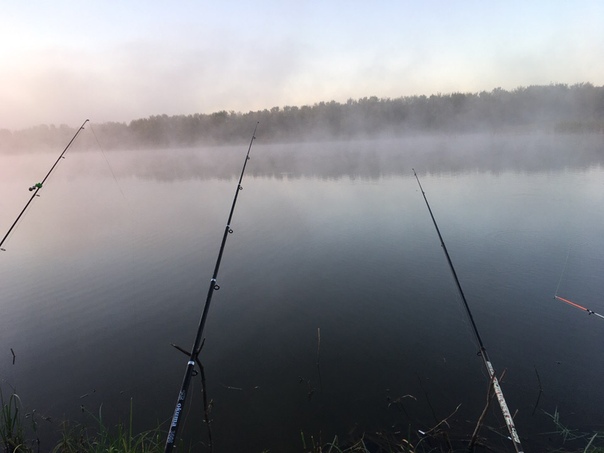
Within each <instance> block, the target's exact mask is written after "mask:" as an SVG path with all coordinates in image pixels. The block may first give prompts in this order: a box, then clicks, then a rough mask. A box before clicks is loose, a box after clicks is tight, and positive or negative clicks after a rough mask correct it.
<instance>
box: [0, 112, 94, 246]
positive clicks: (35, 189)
mask: <svg viewBox="0 0 604 453" xmlns="http://www.w3.org/2000/svg"><path fill="white" fill-rule="evenodd" d="M88 121H90V120H88V119H87V120H86V121H84V122H83V123H82V125H81V126H80V128H79V129H78V130H77V132H76V133H75V135H74V136H73V137H72V138H71V140H70V141H69V143H68V144H67V146H66V147H65V149H64V150H63V152H62V153H61V155H60V156H59V158H58V159H57V160H56V161H55V163H54V164H53V166H52V167H50V170H48V173H46V176H44V179H43V180H42V181H41V182H38V183H36V184H34V185H33V186H31V187H30V188H29V191H30V192H32V191H33V194H32V196H31V198H30V199H29V201H28V202H27V203H26V204H25V207H24V208H23V210H22V211H21V213H20V214H19V215H18V216H17V218H16V219H15V221H14V222H13V224H12V225H11V227H10V228H9V229H8V231H7V232H6V234H5V235H4V237H3V238H2V241H0V250H3V251H4V249H2V248H1V247H2V244H4V241H6V238H7V237H8V235H9V234H10V232H11V231H13V228H15V225H17V222H18V221H19V219H20V218H21V217H22V216H23V214H24V213H25V211H26V210H27V208H28V206H29V205H30V204H31V202H32V201H33V200H34V198H35V197H37V196H38V192H39V191H40V189H41V188H42V187H43V186H44V183H45V182H46V180H47V179H48V177H49V176H50V174H51V173H52V171H53V170H54V169H55V167H56V166H57V164H58V163H59V161H60V160H61V159H63V158H64V157H63V155H64V154H65V152H66V151H67V150H68V149H69V147H70V146H71V144H72V143H73V141H74V140H75V139H76V137H77V136H78V134H79V133H80V132H81V131H82V130H83V129H84V125H85V124H86V123H87V122H88Z"/></svg>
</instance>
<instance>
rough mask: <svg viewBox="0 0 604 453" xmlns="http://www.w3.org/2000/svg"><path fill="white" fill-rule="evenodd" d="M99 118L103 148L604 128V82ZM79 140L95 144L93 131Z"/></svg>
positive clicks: (50, 136) (55, 134)
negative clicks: (255, 130)
mask: <svg viewBox="0 0 604 453" xmlns="http://www.w3.org/2000/svg"><path fill="white" fill-rule="evenodd" d="M91 121H92V123H93V124H94V126H93V127H94V131H95V134H96V137H97V138H98V140H99V142H100V143H101V145H102V146H103V148H104V149H113V148H122V149H132V148H167V147H190V146H195V145H214V144H225V143H239V142H246V141H248V140H249V138H250V134H251V132H252V130H253V128H254V125H255V123H256V122H257V121H260V123H261V129H260V130H259V132H258V136H259V138H260V137H261V138H262V141H263V142H265V143H268V142H272V143H294V142H310V141H322V140H348V139H352V138H377V137H384V136H389V137H392V136H395V137H401V136H408V135H410V134H416V133H421V134H425V133H447V134H450V133H476V132H484V131H488V132H496V133H501V132H510V131H513V132H528V131H541V132H559V133H580V132H581V133H584V132H596V133H604V87H596V86H593V85H591V84H589V83H587V84H577V85H572V86H568V85H548V86H531V87H527V88H517V89H516V90H513V91H505V90H502V89H500V88H497V89H494V90H493V91H490V92H486V91H483V92H480V93H453V94H437V95H432V96H429V97H427V96H412V97H401V98H397V99H378V98H376V97H370V98H363V99H358V100H352V99H350V100H348V101H347V102H346V103H338V102H335V101H331V102H320V103H318V104H315V105H312V106H302V107H290V106H286V107H283V108H280V107H273V108H272V109H270V110H262V111H257V112H249V113H237V112H225V111H222V112H216V113H212V114H195V115H176V116H167V115H157V116H151V117H149V118H143V119H137V120H133V121H131V122H130V123H129V124H126V123H104V124H95V123H94V118H91ZM74 132H75V129H73V128H70V127H68V126H65V125H62V126H59V127H56V126H46V125H42V126H37V127H34V128H30V129H26V130H22V131H9V130H5V129H4V130H0V149H3V150H15V149H40V148H41V147H46V146H49V147H52V148H53V149H56V148H57V147H60V146H62V145H64V144H65V143H66V142H67V141H69V138H70V137H71V136H72V135H73V133H74ZM80 141H81V142H82V146H84V147H93V146H97V144H96V139H95V137H94V136H93V135H92V134H88V136H86V137H82V138H81V139H80Z"/></svg>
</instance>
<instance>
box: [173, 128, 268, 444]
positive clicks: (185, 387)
mask: <svg viewBox="0 0 604 453" xmlns="http://www.w3.org/2000/svg"><path fill="white" fill-rule="evenodd" d="M258 124H259V123H256V127H254V132H253V134H252V139H251V140H250V145H249V147H248V149H247V154H246V155H245V160H244V162H243V168H242V169H241V174H240V175H239V182H238V183H237V188H236V189H235V196H234V197H233V204H232V205H231V211H230V213H229V218H228V220H227V224H226V227H225V229H224V234H223V236H222V243H221V245H220V250H219V252H218V258H217V259H216V265H215V266H214V273H213V274H212V278H211V279H210V286H209V288H208V293H207V296H206V302H205V305H204V307H203V312H202V315H201V319H200V320H199V326H198V328H197V334H196V336H195V342H194V343H193V347H192V348H191V352H190V353H189V354H188V355H189V361H188V362H187V367H186V369H185V376H184V378H183V381H182V386H181V388H180V392H179V393H178V398H177V400H176V407H175V408H174V415H173V417H172V422H171V424H170V429H169V430H168V437H167V439H166V446H165V449H164V452H165V453H169V452H171V451H172V449H173V448H174V443H175V442H176V434H177V432H178V427H179V424H180V418H181V417H180V416H181V413H182V410H183V408H184V405H185V401H186V398H187V394H188V392H189V386H190V384H191V378H192V377H193V372H194V369H195V363H196V362H197V361H199V357H198V356H199V353H200V351H201V346H202V336H203V329H204V327H205V323H206V319H207V317H208V311H209V310H210V303H211V301H212V295H213V294H214V291H218V290H219V289H220V286H218V283H217V280H216V279H217V278H218V270H219V269H220V262H221V261H222V254H223V252H224V247H225V244H226V240H227V237H228V235H229V234H231V233H233V230H232V229H231V220H232V219H233V212H234V211H235V205H236V204H237V197H238V196H239V192H240V191H241V190H243V187H242V186H241V181H242V180H243V174H244V173H245V168H246V166H247V161H248V160H249V159H250V151H251V149H252V144H253V143H254V140H255V139H256V130H257V129H258Z"/></svg>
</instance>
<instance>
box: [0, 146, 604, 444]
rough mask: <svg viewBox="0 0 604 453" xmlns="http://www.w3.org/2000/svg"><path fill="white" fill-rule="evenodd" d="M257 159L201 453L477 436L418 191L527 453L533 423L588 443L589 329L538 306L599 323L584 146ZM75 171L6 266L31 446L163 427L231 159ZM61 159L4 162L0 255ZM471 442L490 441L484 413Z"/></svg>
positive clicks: (444, 273)
mask: <svg viewBox="0 0 604 453" xmlns="http://www.w3.org/2000/svg"><path fill="white" fill-rule="evenodd" d="M258 138H259V139H258V140H257V141H256V142H255V144H254V147H253V148H252V153H251V157H252V159H251V160H250V162H249V163H248V168H247V173H246V175H245V178H244V180H243V184H242V185H243V186H244V190H243V191H242V192H241V194H240V196H239V201H238V205H237V208H236V212H235V216H234V221H233V223H232V227H233V229H234V230H235V231H234V234H233V235H230V236H229V238H228V241H227V246H226V251H225V255H224V258H223V263H222V267H221V271H220V274H219V279H218V281H219V284H220V286H221V289H220V291H218V292H217V293H216V294H215V295H214V299H213V303H212V307H211V310H210V315H209V318H208V322H207V327H206V332H205V337H206V343H205V346H204V349H203V352H202V355H201V356H202V361H203V363H204V368H205V372H206V379H207V384H208V395H209V397H210V398H211V399H213V400H214V406H213V410H212V419H213V424H212V429H213V434H214V440H215V449H214V451H216V452H228V451H261V450H262V449H270V450H271V451H294V450H295V451H298V450H300V448H301V447H300V440H299V439H300V431H303V432H304V433H305V434H307V435H308V436H310V435H314V436H315V438H318V437H319V435H321V436H322V439H323V441H327V440H331V439H332V438H333V436H334V435H335V434H338V435H339V436H342V437H345V435H346V434H347V433H348V432H350V431H351V430H354V429H356V430H357V431H358V432H362V431H368V432H370V431H372V430H373V431H375V430H386V429H393V430H397V429H401V430H402V431H403V432H405V433H406V432H407V427H408V425H409V424H411V425H412V426H413V428H414V429H422V430H427V429H429V428H430V427H431V426H434V424H436V421H435V417H436V418H437V419H438V420H441V419H443V418H445V417H446V416H448V415H449V414H451V413H452V412H453V411H454V410H455V408H456V407H457V406H458V405H459V404H461V406H460V408H459V409H458V412H456V414H455V416H453V417H452V418H451V419H450V420H449V422H450V424H451V426H452V429H453V430H454V431H456V432H461V433H464V434H469V433H471V431H472V429H473V427H474V423H475V421H476V419H477V417H478V416H479V414H480V412H481V411H482V408H483V406H484V400H485V397H486V387H487V378H486V372H485V371H484V370H483V369H482V364H481V361H480V359H479V358H478V357H476V351H477V345H476V344H475V342H474V340H473V336H472V332H471V330H470V327H469V325H468V321H467V318H466V315H465V313H464V312H463V310H462V307H461V305H460V303H459V300H458V296H457V292H456V288H455V286H454V284H453V281H452V278H451V275H450V271H449V269H448V268H447V264H446V261H445V258H444V256H443V253H442V250H441V248H440V244H439V242H438V238H437V236H436V232H435V231H434V228H433V226H432V224H431V220H430V218H429V214H428V212H427V209H426V207H425V204H424V201H423V199H422V197H421V193H420V192H419V188H418V186H417V182H416V181H415V179H414V177H413V173H412V171H411V169H412V168H415V169H416V170H417V172H418V174H419V176H420V178H421V181H422V185H423V186H424V190H425V192H426V195H427V196H428V199H429V201H430V204H431V206H432V209H433V211H434V214H435V217H436V219H437V221H438V223H439V226H440V228H441V230H442V233H443V237H444V240H445V242H446V243H447V247H448V249H449V252H450V254H451V257H452V259H453V262H454V264H455V266H456V269H457V272H458V275H459V277H460V280H461V283H462V286H463V287H464V291H465V293H466V297H467V298H468V302H469V304H470V306H471V308H472V310H473V314H474V317H475V320H476V322H477V325H478V327H479V329H480V332H481V335H482V337H483V340H484V342H485V346H486V348H487V350H488V352H489V355H490V358H491V360H492V361H493V364H494V366H495V368H496V369H497V371H498V373H499V374H500V373H501V372H502V371H503V370H504V369H505V370H506V374H505V379H504V380H503V382H502V387H503V390H504V393H505V395H506V399H507V402H508V404H509V406H510V408H511V410H512V412H514V411H515V410H518V414H517V415H516V418H515V420H516V425H517V428H518V431H519V432H520V435H521V437H522V440H523V444H524V445H525V448H526V451H543V450H544V448H554V447H558V446H560V445H561V443H560V439H558V438H556V437H555V436H551V435H544V434H543V433H546V432H551V431H554V426H553V424H552V423H551V419H549V418H548V417H547V416H546V415H545V414H544V412H543V411H546V412H549V413H553V412H554V410H556V408H557V409H558V410H559V411H560V413H561V416H562V418H563V419H562V421H563V422H565V423H567V424H568V425H570V426H572V427H574V428H576V429H579V430H582V431H590V430H593V429H601V424H602V420H603V419H602V409H601V408H602V407H604V406H603V403H604V401H603V398H602V396H601V392H600V391H599V388H598V386H599V382H600V376H601V375H602V372H603V371H604V369H603V365H602V361H601V360H599V359H598V357H599V355H598V354H599V352H598V349H597V345H598V344H601V342H602V339H603V335H604V334H603V332H604V325H600V324H601V323H600V322H599V320H598V319H597V318H594V317H590V316H587V315H586V314H585V313H584V312H581V311H579V310H576V309H573V308H572V307H569V306H567V305H565V304H562V303H560V302H558V301H555V300H553V295H554V292H555V290H556V287H557V286H559V294H560V295H562V296H563V297H568V298H570V299H572V300H576V301H577V302H578V303H581V304H583V305H585V306H588V307H589V308H591V309H593V310H594V311H597V312H600V313H601V312H603V311H604V307H599V306H598V301H599V299H600V297H599V295H600V294H601V292H602V287H601V286H602V285H601V283H600V278H599V277H600V276H601V274H602V270H604V242H603V240H602V235H601V225H602V224H603V220H604V219H603V218H602V217H603V216H604V213H603V211H602V209H601V206H602V202H603V201H604V200H603V198H604V192H603V191H602V181H603V180H604V179H603V178H602V176H603V173H604V172H603V169H602V164H603V161H604V154H603V149H602V137H601V136H600V135H568V136H567V135H545V134H544V135H492V134H491V135H488V134H475V135H466V136H455V135H451V136H443V135H440V136H416V137H411V138H407V139H403V140H379V141H378V140H376V141H371V140H366V141H356V142H352V141H351V142H334V143H305V144H299V145H295V144H291V145H275V144H271V145H267V144H263V143H262V140H261V134H258ZM72 151H73V152H72ZM72 151H70V152H69V153H68V154H67V158H66V159H65V160H64V161H62V162H61V163H60V166H59V167H58V168H57V170H56V172H55V173H54V174H53V176H52V177H51V179H49V181H48V182H47V184H45V187H44V189H43V190H42V191H41V192H40V193H41V197H40V198H39V199H36V200H35V202H34V204H33V205H32V207H31V208H30V211H29V212H28V214H27V215H26V217H25V218H24V219H23V220H22V222H20V224H19V225H18V227H17V228H16V230H15V232H14V233H13V234H12V235H11V237H10V238H9V241H8V242H7V243H6V245H5V248H6V249H7V251H6V252H3V253H2V254H1V255H0V279H1V281H2V282H3V283H2V287H3V296H2V299H1V302H0V303H1V309H2V317H0V332H1V333H0V346H1V347H2V348H3V349H4V351H5V352H4V353H2V354H1V355H0V370H1V371H0V373H1V374H0V379H2V386H3V388H5V386H7V385H11V386H14V387H16V389H17V392H18V393H19V394H20V396H21V398H22V400H23V401H24V404H25V405H26V406H28V407H29V408H30V409H33V408H35V409H36V410H37V412H39V413H41V414H45V415H48V416H51V417H52V419H53V422H52V424H50V423H49V424H48V425H47V426H46V428H44V429H48V430H50V427H56V426H58V421H59V420H60V419H61V418H63V417H67V418H71V419H75V420H81V419H82V417H83V415H82V413H81V410H80V407H81V405H84V406H85V407H86V408H88V409H89V410H91V411H92V412H95V413H96V412H97V411H98V408H99V406H100V405H101V404H102V405H103V413H104V416H106V417H107V419H108V420H111V421H114V420H117V419H119V418H120V417H121V418H124V417H125V416H126V414H127V412H128V409H129V404H130V398H131V397H132V399H133V404H134V412H135V420H136V422H137V424H138V425H139V427H140V429H145V428H149V427H152V426H154V425H155V424H156V423H161V422H165V421H166V420H168V419H169V418H170V417H171V416H172V411H173V409H174V407H173V405H174V403H175V401H176V396H177V392H178V389H179V386H180V383H181V379H182V374H183V373H184V367H185V364H186V360H187V359H186V357H185V356H184V355H182V354H181V353H179V352H178V351H176V350H175V349H173V348H172V347H171V346H170V344H171V343H175V344H178V345H180V346H182V347H183V348H185V349H188V348H189V347H190V345H191V344H192V342H193V337H194V334H195V330H196V327H197V323H198V320H199V316H200V314H201V309H202V306H203V302H204V300H205V293H206V290H207V285H208V283H209V279H210V277H211V274H212V270H213V266H214V264H215V259H216V255H217V252H218V248H219V245H220V244H219V241H220V239H221V237H222V232H223V229H224V225H225V222H226V219H227V215H228V210H229V208H230V204H231V201H232V197H233V194H234V191H235V188H236V181H237V178H238V176H239V172H240V171H241V166H242V164H243V158H244V156H245V151H246V147H245V146H232V147H231V146H223V147H214V148H190V149H166V150H152V151H143V150H137V151H111V152H107V153H105V155H103V154H102V153H101V152H84V151H81V150H78V149H77V147H75V148H74V149H73V150H72ZM55 158H56V157H55V156H53V155H52V154H48V153H39V154H31V155H14V154H13V155H2V156H0V159H1V165H0V187H1V193H2V200H0V212H1V216H0V231H2V232H3V233H4V232H5V231H6V230H7V229H8V227H9V226H10V224H11V223H12V221H13V220H14V218H15V217H16V215H17V214H18V212H19V211H20V209H21V208H22V206H23V205H24V203H25V201H26V200H27V199H28V197H29V195H30V193H29V192H28V191H27V190H26V188H27V187H29V186H30V185H31V184H32V183H34V182H37V180H38V179H39V178H40V177H41V176H43V175H44V174H45V172H46V171H47V169H48V167H49V166H50V164H51V163H52V162H53V161H54V159H55ZM107 161H108V162H109V165H108V162H107ZM109 167H111V170H110V169H109ZM112 171H113V174H115V177H116V179H117V181H116V180H115V179H114V178H113V175H112ZM567 257H568V259H567ZM565 262H566V266H565ZM563 269H564V272H563ZM317 329H320V332H321V343H320V350H319V351H318V348H317V346H318V345H317ZM10 348H13V349H14V351H15V353H16V355H17V357H16V362H15V364H14V365H13V364H12V356H11V354H10ZM317 360H318V361H319V364H320V367H319V368H317V365H316V364H317ZM535 370H538V373H539V376H540V379H541V382H542V385H543V390H544V392H543V395H542V397H541V399H540V402H539V407H538V408H537V410H535V407H534V405H535V402H536V399H537V396H538V392H539V384H538V381H537V377H536V372H535ZM309 393H310V394H311V395H310V396H309ZM192 395H194V396H193V399H192V401H188V402H187V404H188V406H187V408H186V417H185V418H186V423H185V425H184V426H183V427H182V428H181V433H182V434H184V435H185V437H186V438H187V439H190V440H191V441H193V442H201V441H203V440H204V439H205V432H204V430H203V429H201V428H200V426H201V423H200V420H201V418H202V414H203V411H202V407H201V397H200V393H199V382H198V380H197V379H196V380H195V389H194V391H193V392H192ZM404 395H412V396H413V398H411V397H407V398H404V399H402V400H401V402H402V405H401V404H393V405H389V402H392V401H393V400H395V399H397V398H399V397H402V396H404ZM486 424H487V425H488V426H490V427H492V428H494V429H497V430H499V431H500V432H502V433H503V432H504V429H501V426H502V425H503V422H502V419H501V416H500V414H499V411H498V408H497V407H496V405H493V406H492V408H491V410H490V412H489V415H488V417H487V422H486ZM164 426H166V425H164ZM483 434H484V435H485V436H488V437H492V438H493V439H499V440H494V442H495V443H496V444H497V445H501V446H502V447H503V448H505V447H507V448H510V447H511V445H509V444H508V443H507V441H506V439H505V438H503V437H501V438H500V437H499V436H498V435H496V434H492V431H490V430H488V429H485V430H484V432H483ZM417 435H418V434H417V432H414V436H417ZM196 445H197V446H196V448H195V449H197V450H200V449H201V447H200V446H199V445H198V444H196Z"/></svg>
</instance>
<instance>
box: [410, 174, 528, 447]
mask: <svg viewBox="0 0 604 453" xmlns="http://www.w3.org/2000/svg"><path fill="white" fill-rule="evenodd" d="M413 174H414V175H415V179H417V184H418V185H419V189H420V191H421V192H422V196H423V197H424V201H425V202H426V206H427V207H428V212H429V213H430V217H431V218H432V223H433V224H434V228H435V229H436V233H437V234H438V238H439V239H440V245H441V246H442V248H443V252H444V253H445V257H446V258H447V262H448V263H449V269H450V270H451V273H452V274H453V278H454V280H455V284H456V286H457V289H458V291H459V295H460V296H461V300H462V302H463V305H464V308H465V310H466V313H467V315H468V318H469V319H470V324H471V325H472V330H473V331H474V336H475V337H476V340H477V341H478V345H479V346H480V350H479V351H478V355H480V357H482V361H483V363H484V366H485V368H486V369H487V372H488V373H489V377H490V380H491V385H492V386H493V390H494V391H495V395H496V396H497V401H498V402H499V407H500V409H501V413H502V414H503V418H504V420H505V424H506V426H507V428H508V432H509V433H510V439H511V441H512V443H513V444H514V449H515V450H516V452H517V453H523V449H522V444H521V443H520V437H519V436H518V432H517V431H516V427H515V426H514V419H513V418H512V414H511V413H510V410H509V408H508V405H507V403H506V401H505V398H504V396H503V391H502V389H501V386H500V384H499V380H498V379H497V376H496V375H495V370H494V368H493V365H492V364H491V361H490V359H489V356H488V354H487V350H486V349H485V347H484V344H483V342H482V338H481V337H480V333H479V332H478V327H477V326H476V322H475V321H474V317H473V316H472V311H471V310H470V306H469V305H468V301H467V300H466V296H465V294H464V292H463V289H462V288H461V283H460V282H459V278H458V277H457V272H455V267H454V266H453V262H452V261H451V257H450V256H449V252H448V250H447V246H446V245H445V241H444V240H443V237H442V235H441V234H440V229H439V228H438V224H437V223H436V219H435V218H434V214H433V213H432V209H431V208H430V204H429V203H428V198H427V197H426V193H425V192H424V189H423V187H422V184H421V183H420V182H419V177H418V176H417V173H416V172H415V169H413Z"/></svg>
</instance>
